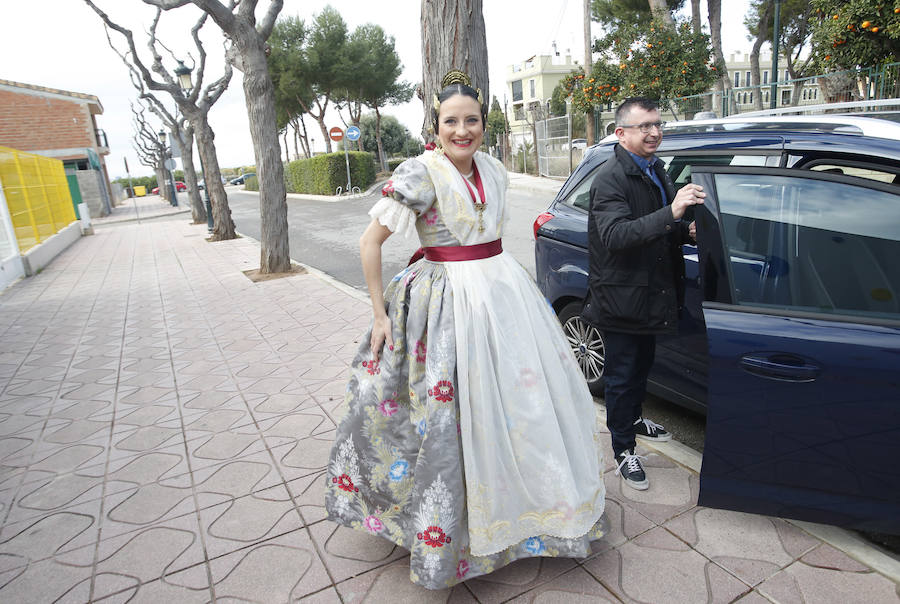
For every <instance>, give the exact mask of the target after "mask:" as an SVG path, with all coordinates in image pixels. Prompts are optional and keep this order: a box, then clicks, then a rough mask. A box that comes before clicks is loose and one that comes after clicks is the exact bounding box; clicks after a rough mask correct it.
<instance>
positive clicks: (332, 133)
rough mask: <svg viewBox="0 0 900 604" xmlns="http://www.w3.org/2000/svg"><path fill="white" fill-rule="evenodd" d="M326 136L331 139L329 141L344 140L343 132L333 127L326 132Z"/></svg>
mask: <svg viewBox="0 0 900 604" xmlns="http://www.w3.org/2000/svg"><path fill="white" fill-rule="evenodd" d="M328 136H329V137H331V140H333V141H339V140H341V139H342V138H344V131H343V130H341V129H340V128H338V127H337V126H335V127H334V128H332V129H331V130H329V131H328Z"/></svg>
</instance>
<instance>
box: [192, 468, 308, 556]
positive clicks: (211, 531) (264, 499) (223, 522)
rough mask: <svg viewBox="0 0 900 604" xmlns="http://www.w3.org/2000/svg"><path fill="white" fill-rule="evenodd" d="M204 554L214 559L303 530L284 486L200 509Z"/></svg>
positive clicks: (300, 520)
mask: <svg viewBox="0 0 900 604" xmlns="http://www.w3.org/2000/svg"><path fill="white" fill-rule="evenodd" d="M200 522H201V525H202V527H201V530H203V532H204V540H205V547H206V551H207V553H208V555H209V557H210V558H215V557H218V556H221V555H224V554H227V553H230V552H233V551H236V550H238V549H243V548H246V547H247V546H249V545H253V544H255V543H258V542H261V541H265V540H267V539H269V538H271V537H275V536H278V535H282V534H285V533H289V532H291V531H296V530H298V529H300V528H302V527H303V521H302V519H301V518H300V514H299V513H298V512H297V509H296V508H295V507H294V504H293V502H292V501H291V499H290V496H289V495H288V492H287V489H286V488H285V487H284V485H279V486H277V487H272V488H270V489H265V490H262V491H256V492H254V493H251V494H249V495H245V496H243V497H238V498H236V499H234V500H232V501H229V502H227V503H223V504H219V505H215V506H211V507H206V508H203V509H202V510H200Z"/></svg>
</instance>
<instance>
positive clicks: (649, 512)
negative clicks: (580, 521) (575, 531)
mask: <svg viewBox="0 0 900 604" xmlns="http://www.w3.org/2000/svg"><path fill="white" fill-rule="evenodd" d="M638 454H646V453H641V452H640V450H639V451H638ZM644 469H645V471H646V472H647V478H648V479H649V480H650V488H649V489H647V490H646V491H638V490H636V489H632V488H631V487H629V486H624V485H623V484H622V478H621V476H617V475H615V474H614V473H613V472H606V473H605V474H604V475H603V482H604V484H605V485H606V496H607V497H608V498H611V499H614V500H616V501H618V502H620V503H621V504H622V505H624V506H629V507H632V508H634V509H635V510H637V511H638V512H639V513H640V514H641V515H643V516H645V517H646V518H648V519H650V520H651V521H653V522H655V523H656V524H662V523H663V522H665V521H666V520H668V519H669V518H672V517H673V516H676V515H678V514H680V513H681V512H684V511H686V510H688V509H690V508H692V507H694V506H695V505H696V504H697V495H698V494H699V493H700V479H699V477H698V476H697V475H696V474H694V473H693V472H691V471H690V470H687V469H685V468H683V467H682V466H679V465H678V464H676V463H674V462H673V461H671V460H669V459H667V458H665V457H663V456H661V455H657V454H651V455H649V456H648V458H647V460H646V461H645V462H644Z"/></svg>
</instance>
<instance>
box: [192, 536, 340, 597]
mask: <svg viewBox="0 0 900 604" xmlns="http://www.w3.org/2000/svg"><path fill="white" fill-rule="evenodd" d="M209 566H210V570H211V571H212V577H213V582H214V589H215V593H216V598H217V599H222V600H223V601H227V600H228V599H233V600H235V601H241V600H243V601H254V602H285V601H293V600H295V599H299V598H301V597H303V596H305V595H307V594H312V593H316V592H319V591H321V590H322V589H325V588H326V587H329V586H330V585H331V580H330V579H329V578H328V574H327V572H326V571H325V566H324V565H323V564H322V562H321V560H319V558H318V556H317V555H316V551H315V546H314V545H313V543H312V541H311V540H310V538H309V536H308V535H307V534H306V531H305V530H304V529H298V530H295V531H292V532H290V533H288V534H287V535H282V536H279V537H276V538H274V539H269V540H267V541H264V542H262V543H258V544H255V545H252V546H250V547H247V548H245V549H242V550H239V551H236V552H233V553H231V554H227V555H225V556H221V557H219V558H214V559H212V560H210V562H209Z"/></svg>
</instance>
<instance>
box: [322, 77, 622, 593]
mask: <svg viewBox="0 0 900 604" xmlns="http://www.w3.org/2000/svg"><path fill="white" fill-rule="evenodd" d="M442 88H443V90H442V91H441V92H440V94H439V95H436V97H435V99H434V111H433V115H432V118H433V122H434V129H435V132H436V133H437V137H438V140H439V141H440V148H439V149H437V150H436V151H426V152H425V153H424V154H423V155H421V156H419V157H417V158H415V159H410V160H407V161H405V162H404V163H402V164H401V165H400V166H399V167H398V168H397V169H396V170H395V172H394V174H393V177H392V181H391V183H389V185H392V187H393V188H392V189H391V188H390V187H389V188H388V191H389V192H390V193H391V195H390V196H388V197H384V198H382V199H381V201H379V202H378V203H376V204H375V206H374V207H373V208H372V210H371V211H370V212H369V214H370V216H372V222H371V224H369V226H368V228H367V229H366V231H365V232H364V233H363V236H362V238H361V239H360V255H361V258H362V265H363V272H364V273H365V277H366V283H367V284H368V287H369V293H370V296H371V299H372V310H373V313H374V320H373V325H372V329H371V331H370V333H369V334H368V337H366V339H365V341H364V343H363V344H362V345H361V346H360V349H359V352H358V354H357V355H356V358H355V359H354V361H353V365H352V374H351V377H350V382H349V384H348V387H347V397H346V401H347V405H348V411H347V415H346V417H345V418H344V420H343V421H342V422H341V425H340V427H339V428H338V430H337V436H336V439H335V444H334V448H333V449H332V452H331V459H330V462H329V465H328V472H327V478H326V507H327V509H328V514H329V518H330V519H331V520H333V521H335V522H337V523H339V524H342V525H344V526H348V527H352V528H354V529H358V530H361V531H366V532H368V533H371V534H373V535H378V536H381V537H384V538H386V539H388V540H390V541H392V542H394V543H396V544H397V545H399V546H401V547H404V548H406V549H408V550H409V551H410V562H409V565H410V579H411V580H412V581H413V582H415V583H417V584H420V585H422V586H424V587H426V588H429V589H441V588H445V587H450V586H452V585H454V584H455V583H458V582H460V581H463V580H465V579H468V578H471V577H476V576H479V575H484V574H487V573H490V572H492V571H494V570H496V569H498V568H500V567H502V566H505V565H506V564H509V563H510V562H512V561H514V560H517V559H519V558H525V557H532V556H566V557H583V556H586V555H587V554H588V553H589V551H590V547H589V542H590V540H592V539H597V538H599V537H600V536H602V528H601V520H600V518H601V515H602V513H603V506H604V495H605V492H604V488H603V478H602V463H601V454H600V445H599V436H598V423H597V421H596V416H595V409H594V403H593V399H592V398H591V395H590V393H589V392H588V389H587V386H586V385H585V381H584V377H583V375H582V374H581V371H580V370H579V368H578V366H577V364H576V362H575V359H574V357H573V356H572V352H571V350H570V348H569V346H568V343H567V342H566V340H565V338H564V336H563V333H562V329H561V328H560V325H559V322H558V321H557V319H556V316H555V314H554V313H553V309H552V308H551V307H550V305H549V304H547V302H546V300H545V299H544V298H543V296H542V295H541V294H540V292H539V291H538V289H537V287H536V286H535V284H534V282H533V281H532V280H531V278H530V277H529V276H528V274H527V273H526V272H525V270H524V269H523V268H522V266H521V265H519V264H518V263H517V262H516V261H515V260H514V259H513V258H512V256H510V255H509V254H507V253H505V252H503V251H502V247H501V242H500V237H501V232H502V230H503V226H504V223H505V221H506V218H507V208H506V187H507V183H508V181H507V175H506V171H505V170H504V168H503V166H502V165H501V164H500V163H499V162H498V161H497V160H495V159H494V158H492V157H490V156H489V155H486V154H485V153H482V152H480V151H478V148H479V147H480V146H481V143H482V139H483V138H484V129H485V123H486V119H485V117H486V109H485V105H484V102H483V100H482V99H481V93H480V91H478V90H476V89H473V88H472V87H471V83H470V81H469V78H468V76H466V75H465V74H463V73H462V72H459V71H451V72H450V73H448V74H447V76H445V78H444V81H443V82H442ZM413 230H415V231H417V232H418V236H419V239H420V240H421V243H422V245H423V247H424V251H425V257H424V258H423V259H421V260H418V261H417V262H415V263H413V264H411V265H410V266H408V267H407V268H406V269H405V270H403V271H402V272H400V274H398V275H397V276H395V277H394V278H393V280H392V281H391V283H390V285H389V286H388V287H387V289H386V291H383V290H382V273H381V246H382V244H383V243H384V241H385V240H386V239H387V238H388V237H389V236H390V235H391V234H392V233H396V232H402V233H405V234H406V235H407V236H409V234H410V233H411V232H412V231H413Z"/></svg>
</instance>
